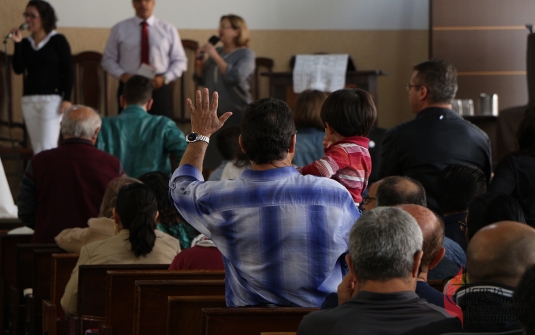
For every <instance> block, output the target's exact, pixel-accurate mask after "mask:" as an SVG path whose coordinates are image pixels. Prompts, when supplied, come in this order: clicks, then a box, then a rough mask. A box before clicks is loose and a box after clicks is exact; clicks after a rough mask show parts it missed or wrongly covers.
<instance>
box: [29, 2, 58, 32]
mask: <svg viewBox="0 0 535 335" xmlns="http://www.w3.org/2000/svg"><path fill="white" fill-rule="evenodd" d="M30 6H31V7H35V9H37V11H38V12H39V16H40V17H41V24H42V25H43V30H44V31H45V32H46V33H47V34H48V33H50V32H51V31H52V30H54V29H56V22H57V21H58V18H57V17H56V12H55V11H54V8H53V7H52V6H51V5H50V4H49V3H48V2H46V1H42V0H39V1H36V0H32V1H30V2H28V4H27V5H26V7H30Z"/></svg>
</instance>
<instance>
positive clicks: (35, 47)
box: [12, 0, 73, 154]
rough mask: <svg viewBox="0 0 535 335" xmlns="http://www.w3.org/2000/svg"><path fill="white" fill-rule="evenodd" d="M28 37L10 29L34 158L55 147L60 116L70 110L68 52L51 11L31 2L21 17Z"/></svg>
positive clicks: (65, 42) (70, 87)
mask: <svg viewBox="0 0 535 335" xmlns="http://www.w3.org/2000/svg"><path fill="white" fill-rule="evenodd" d="M23 15H24V18H25V21H26V23H27V24H28V30H29V31H30V36H28V37H26V38H24V39H23V38H22V34H21V32H20V29H14V30H13V31H12V33H13V37H12V38H13V40H14V41H15V53H14V55H13V70H14V71H15V73H17V74H21V73H25V74H26V77H25V78H24V92H23V97H22V103H21V107H22V114H23V116H24V120H25V123H26V128H27V129H28V133H29V136H30V141H31V143H32V148H33V151H34V154H37V153H38V152H40V151H43V150H47V149H52V148H55V147H57V142H58V137H59V132H60V122H61V118H62V114H63V112H64V111H65V110H67V109H68V108H69V107H70V106H71V102H70V100H71V89H72V82H73V69H72V58H71V48H70V46H69V42H67V39H66V38H65V36H63V35H61V34H58V33H57V32H56V30H55V29H56V21H57V18H56V14H55V12H54V8H52V6H51V5H50V4H49V3H48V2H46V1H42V0H38V1H35V0H32V1H30V2H29V3H28V5H27V6H26V10H25V11H24V13H23Z"/></svg>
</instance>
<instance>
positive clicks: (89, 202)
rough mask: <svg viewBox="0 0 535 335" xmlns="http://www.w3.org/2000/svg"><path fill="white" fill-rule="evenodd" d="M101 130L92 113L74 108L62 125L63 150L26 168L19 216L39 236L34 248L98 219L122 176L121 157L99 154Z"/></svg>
mask: <svg viewBox="0 0 535 335" xmlns="http://www.w3.org/2000/svg"><path fill="white" fill-rule="evenodd" d="M100 125H101V120H100V117H99V115H98V114H97V113H96V112H95V111H94V110H93V109H92V108H90V107H85V106H73V107H71V108H70V109H69V110H68V111H66V112H65V114H64V115H63V120H62V121H61V134H62V135H63V139H64V141H63V142H62V143H61V145H60V146H59V147H58V148H55V149H51V150H46V151H42V152H40V153H38V154H37V155H35V156H34V157H33V158H32V159H31V161H30V162H29V163H28V167H27V168H26V171H25V173H24V176H23V178H22V181H21V185H20V194H19V196H18V207H19V214H18V215H19V219H20V220H21V221H22V222H24V224H25V225H26V226H28V227H30V228H33V229H34V230H35V233H34V235H33V238H32V243H55V242H54V237H55V236H56V235H58V234H59V233H60V232H61V231H62V230H63V229H66V228H74V227H87V220H88V219H89V218H92V217H96V216H97V215H98V213H99V206H100V203H101V201H102V197H103V196H104V191H105V189H106V186H107V185H108V183H109V182H110V181H111V180H112V179H113V178H116V177H119V176H121V175H122V174H123V173H124V172H123V167H122V165H121V162H120V161H119V159H118V158H117V157H114V156H112V155H110V154H108V153H105V152H104V151H101V150H98V149H97V148H95V141H96V140H97V136H98V133H99V131H100Z"/></svg>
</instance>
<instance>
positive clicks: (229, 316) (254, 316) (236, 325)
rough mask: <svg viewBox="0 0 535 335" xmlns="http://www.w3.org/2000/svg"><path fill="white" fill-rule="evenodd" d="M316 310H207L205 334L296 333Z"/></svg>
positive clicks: (277, 308)
mask: <svg viewBox="0 0 535 335" xmlns="http://www.w3.org/2000/svg"><path fill="white" fill-rule="evenodd" d="M316 310H318V309H317V308H301V307H274V308H270V307H240V308H203V309H202V332H201V334H202V335H223V334H224V335H227V334H237V333H239V334H241V335H258V334H260V333H262V332H295V331H297V327H299V324H300V323H301V320H302V319H303V316H305V315H307V314H308V313H310V312H313V311H316Z"/></svg>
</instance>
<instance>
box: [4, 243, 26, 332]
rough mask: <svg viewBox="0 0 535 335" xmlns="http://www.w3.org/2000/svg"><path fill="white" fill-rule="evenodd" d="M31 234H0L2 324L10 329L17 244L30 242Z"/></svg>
mask: <svg viewBox="0 0 535 335" xmlns="http://www.w3.org/2000/svg"><path fill="white" fill-rule="evenodd" d="M32 236H33V235H31V234H25V235H5V234H4V235H0V326H1V327H3V329H8V328H9V324H8V323H7V321H8V320H9V305H10V299H9V296H10V294H9V292H10V287H11V286H12V285H16V283H17V248H16V245H17V244H22V243H28V244H29V243H30V242H31V241H32Z"/></svg>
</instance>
